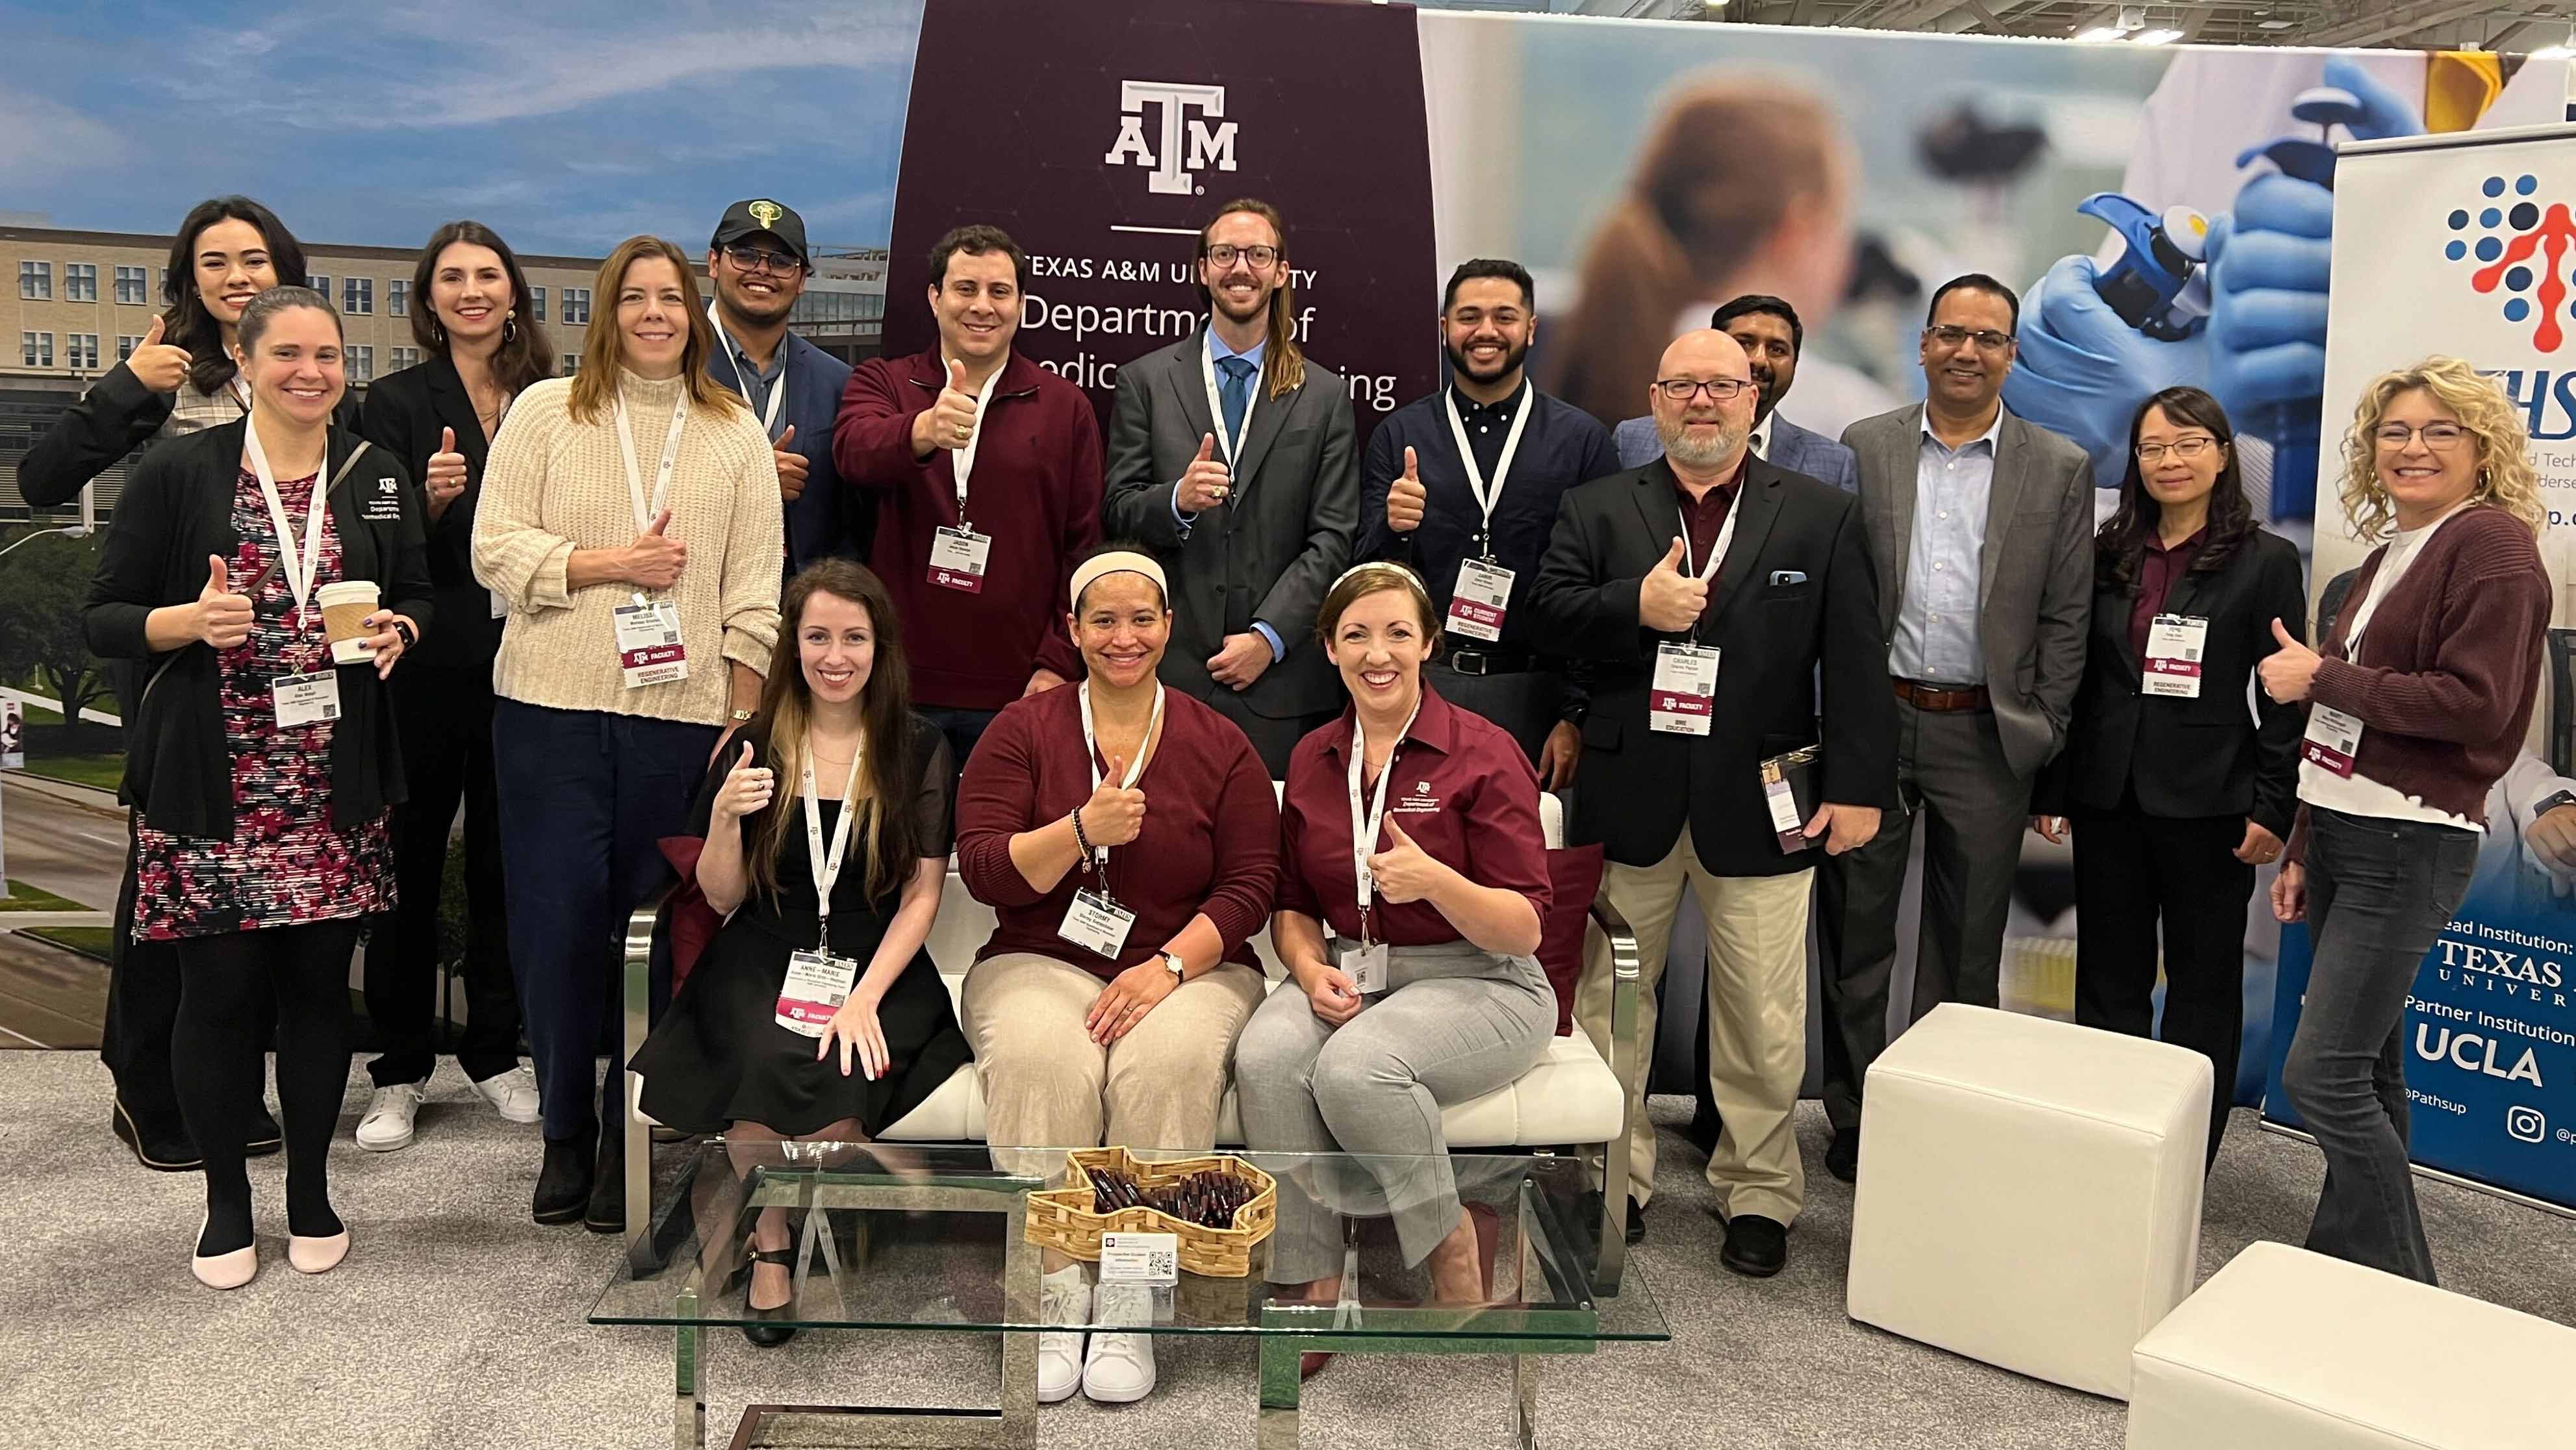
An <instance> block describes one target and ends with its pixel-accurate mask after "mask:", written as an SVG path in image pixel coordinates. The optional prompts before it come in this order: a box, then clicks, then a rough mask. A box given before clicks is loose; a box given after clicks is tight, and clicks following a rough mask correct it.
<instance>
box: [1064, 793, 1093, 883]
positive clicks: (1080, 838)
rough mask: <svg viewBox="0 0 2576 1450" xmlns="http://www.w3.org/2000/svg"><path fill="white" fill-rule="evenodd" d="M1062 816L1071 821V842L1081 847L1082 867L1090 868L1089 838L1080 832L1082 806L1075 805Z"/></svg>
mask: <svg viewBox="0 0 2576 1450" xmlns="http://www.w3.org/2000/svg"><path fill="white" fill-rule="evenodd" d="M1064 818H1065V819H1066V820H1068V821H1071V822H1073V843H1074V844H1075V845H1077V846H1080V847H1081V848H1082V865H1083V869H1085V870H1089V869H1090V868H1091V838H1090V837H1089V836H1086V835H1084V834H1083V833H1082V807H1080V806H1075V807H1074V808H1073V809H1072V810H1069V811H1067V812H1065V815H1064Z"/></svg>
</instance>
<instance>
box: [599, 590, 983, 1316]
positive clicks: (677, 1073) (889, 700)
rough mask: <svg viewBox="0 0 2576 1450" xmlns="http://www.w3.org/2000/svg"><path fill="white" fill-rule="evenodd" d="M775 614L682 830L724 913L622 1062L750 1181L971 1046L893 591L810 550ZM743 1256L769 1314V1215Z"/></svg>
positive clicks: (780, 1239) (836, 1134)
mask: <svg viewBox="0 0 2576 1450" xmlns="http://www.w3.org/2000/svg"><path fill="white" fill-rule="evenodd" d="M780 613H781V615H782V616H783V623H784V625H785V628H784V629H783V630H782V631H781V633H780V636H779V640H778V652H777V654H776V656H775V657H774V658H773V660H772V662H771V664H770V667H769V677H768V680H767V682H766V683H765V684H764V685H763V686H762V687H761V698H760V713H759V714H758V715H756V716H754V717H753V718H752V721H751V723H750V724H749V725H746V726H744V727H743V731H742V734H741V736H740V737H739V739H738V740H737V741H736V742H735V743H733V744H730V745H728V746H727V747H726V749H725V751H724V753H723V754H722V755H720V756H719V757H718V758H717V759H716V762H715V763H714V764H713V765H711V766H709V767H708V768H707V773H706V782H705V784H704V785H703V786H701V787H700V788H699V791H698V803H697V808H696V813H695V816H694V817H693V819H692V821H691V824H690V828H689V829H690V831H691V832H692V833H693V834H696V835H698V836H700V837H702V838H703V839H704V840H705V842H706V845H705V847H704V849H703V850H702V851H701V853H700V854H699V856H698V864H697V879H698V887H699V889H700V890H701V891H703V892H704V893H705V894H706V898H707V904H708V905H709V906H712V907H714V908H715V909H716V910H717V911H719V912H722V913H725V914H726V920H725V924H724V927H723V929H722V930H720V931H718V932H717V933H716V936H715V939H714V940H713V941H712V942H710V943H709V944H708V946H707V949H706V953H705V955H703V956H702V957H700V958H699V960H698V963H697V966H696V969H695V970H694V971H692V972H691V973H690V974H689V977H688V980H687V982H685V983H684V984H683V985H682V986H681V988H680V992H679V995H678V996H677V997H676V998H675V999H674V1000H673V1001H672V1003H671V1007H670V1010H669V1011H668V1012H666V1013H664V1014H663V1017H662V1021H661V1024H660V1025H659V1026H657V1027H655V1028H654V1029H653V1035H652V1037H651V1038H649V1039H648V1040H646V1042H645V1044H644V1047H643V1050H642V1051H640V1052H638V1053H637V1054H636V1055H635V1061H634V1064H633V1066H634V1068H635V1070H636V1071H637V1072H639V1073H641V1074H643V1077H644V1100H643V1106H644V1111H645V1112H646V1113H647V1114H649V1115H651V1116H652V1118H653V1119H654V1120H655V1121H657V1122H660V1123H664V1124H667V1125H669V1126H672V1127H675V1128H682V1129H685V1130H688V1131H691V1132H707V1133H722V1134H724V1137H725V1143H726V1145H727V1147H728V1150H729V1151H730V1152H731V1154H732V1156H733V1160H734V1163H735V1166H736V1167H737V1168H738V1169H739V1170H741V1171H742V1172H744V1173H745V1174H746V1175H747V1174H748V1173H749V1172H750V1171H751V1170H752V1169H753V1168H754V1167H756V1166H758V1165H759V1164H761V1163H764V1162H769V1163H775V1162H779V1161H783V1160H782V1155H781V1153H780V1150H779V1148H778V1145H779V1144H780V1143H781V1142H820V1143H859V1142H865V1141H867V1140H868V1139H871V1138H874V1137H875V1136H876V1135H877V1134H878V1133H880V1132H882V1131H884V1129H885V1128H886V1126H887V1125H888V1124H891V1123H894V1122H896V1121H898V1120H900V1119H901V1118H902V1117H903V1115H904V1114H906V1113H909V1112H911V1111H912V1110H913V1109H914V1108H916V1107H919V1106H920V1105H921V1103H922V1100H923V1099H925V1098H927V1097H929V1096H930V1095H931V1093H933V1092H934V1091H936V1090H937V1089H938V1087H939V1085H940V1084H941V1083H944V1082H946V1081H947V1080H948V1078H949V1075H950V1074H952V1073H954V1072H955V1071H956V1070H957V1069H958V1068H960V1067H962V1066H964V1065H965V1063H966V1060H967V1049H966V1038H965V1036H964V1035H963V1034H962V1033H961V1032H960V1031H959V1030H958V1026H957V1016H956V1013H955V1012H954V1011H953V1010H952V1009H951V1008H950V1006H949V1002H948V989H947V988H946V987H944V986H942V985H941V983H940V980H939V973H938V971H937V969H936V968H935V967H933V966H932V964H931V960H930V953H929V952H928V951H926V950H924V948H923V943H924V942H925V941H927V940H928V939H929V936H930V926H931V922H932V921H933V920H934V919H935V918H936V917H937V916H938V914H939V892H940V888H941V887H942V886H943V885H944V884H945V883H946V880H947V875H948V848H949V832H950V814H949V793H948V782H949V779H950V776H951V774H952V769H951V766H950V764H949V754H948V744H947V741H946V740H945V739H944V738H943V737H942V736H941V734H940V732H939V729H938V727H936V726H934V725H932V724H930V723H929V722H928V721H927V720H924V719H922V718H921V717H920V716H919V715H916V714H914V713H913V710H912V689H911V676H910V671H909V669H908V667H907V665H906V662H905V659H904V651H903V629H902V625H901V624H900V622H899V621H898V619H897V616H896V614H895V611H894V603H893V599H892V596H890V595H889V594H887V592H886V587H885V585H884V583H883V582H881V581H880V580H879V579H878V578H877V576H876V575H874V574H872V573H870V572H869V571H868V570H867V569H866V568H864V567H863V566H861V565H858V564H855V563H852V562H850V561H849V560H847V559H825V560H823V561H822V562H820V563H817V564H814V565H811V566H809V567H808V568H806V569H805V570H804V571H803V572H801V573H799V574H798V575H797V576H796V577H795V578H794V579H792V580H790V581H788V585H787V597H786V600H785V602H784V603H783V604H782V605H781V606H780ZM845 863H846V864H845ZM827 902H828V905H826V903H827ZM790 997H795V998H797V1000H798V1002H799V1003H800V1005H799V1006H798V1007H797V1008H795V1009H793V1010H790V1009H785V1008H782V1005H781V1004H782V1002H783V1001H785V1000H786V999H788V998H790ZM752 1250H753V1263H752V1273H751V1288H750V1294H749V1297H748V1299H747V1301H746V1302H747V1303H748V1305H749V1307H750V1308H751V1309H752V1310H753V1312H755V1313H767V1312H770V1311H774V1310H778V1309H781V1308H784V1307H785V1306H786V1303H787V1296H788V1264H789V1262H790V1259H791V1257H792V1256H791V1255H790V1254H789V1252H788V1241H787V1211H786V1210H785V1209H784V1208H769V1209H764V1210H762V1211H761V1214H760V1216H759V1218H758V1220H757V1221H756V1223H755V1224H754V1226H753V1230H752ZM743 1332H744V1333H745V1334H747V1335H749V1336H751V1339H752V1342H753V1343H755V1344H762V1345H769V1344H777V1343H780V1342H782V1341H784V1340H785V1339H786V1338H787V1337H788V1336H789V1335H790V1334H792V1333H793V1332H794V1331H793V1330H789V1329H783V1328H780V1327H777V1326H774V1325H748V1324H747V1325H745V1326H743Z"/></svg>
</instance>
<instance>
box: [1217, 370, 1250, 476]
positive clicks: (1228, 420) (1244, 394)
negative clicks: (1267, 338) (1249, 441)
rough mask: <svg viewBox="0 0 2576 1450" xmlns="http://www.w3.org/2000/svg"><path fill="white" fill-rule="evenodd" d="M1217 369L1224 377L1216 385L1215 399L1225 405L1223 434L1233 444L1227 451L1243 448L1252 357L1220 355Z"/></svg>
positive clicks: (1234, 451)
mask: <svg viewBox="0 0 2576 1450" xmlns="http://www.w3.org/2000/svg"><path fill="white" fill-rule="evenodd" d="M1216 366H1217V370H1218V371H1219V372H1222V373H1224V374H1225V377H1224V379H1223V380H1222V381H1220V382H1219V383H1218V384H1217V385H1216V396H1217V401H1218V402H1220V403H1222V404H1224V405H1225V436H1226V441H1227V442H1228V443H1230V444H1232V445H1233V446H1232V447H1230V448H1228V449H1227V450H1226V451H1227V452H1228V453H1240V452H1241V451H1242V450H1243V412H1244V410H1245V409H1246V408H1249V407H1251V406H1252V359H1250V358H1248V357H1221V358H1218V359H1217V360H1216Z"/></svg>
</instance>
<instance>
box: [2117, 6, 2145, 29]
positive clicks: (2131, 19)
mask: <svg viewBox="0 0 2576 1450" xmlns="http://www.w3.org/2000/svg"><path fill="white" fill-rule="evenodd" d="M2146 24H2147V7H2145V6H2144V5H2123V6H2121V7H2120V28H2121V29H2122V30H2143V29H2145V28H2146Z"/></svg>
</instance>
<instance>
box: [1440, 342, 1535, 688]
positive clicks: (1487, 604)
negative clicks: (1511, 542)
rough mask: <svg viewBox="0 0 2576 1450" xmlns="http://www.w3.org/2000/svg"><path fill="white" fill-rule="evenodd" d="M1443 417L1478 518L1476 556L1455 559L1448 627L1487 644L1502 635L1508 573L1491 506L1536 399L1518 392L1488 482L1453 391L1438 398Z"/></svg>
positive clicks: (1507, 604) (1508, 600)
mask: <svg viewBox="0 0 2576 1450" xmlns="http://www.w3.org/2000/svg"><path fill="white" fill-rule="evenodd" d="M1444 402H1445V405H1446V411H1447V413H1448V415H1449V437H1450V438H1451V440H1452V441H1454V442H1456V443H1457V445H1458V462H1459V463H1460V464H1461V465H1462V466H1464V467H1465V468H1466V470H1467V487H1468V489H1469V490H1470V491H1471V492H1472V493H1474V494H1475V496H1476V507H1477V508H1478V509H1479V510H1480V511H1481V514H1480V516H1479V518H1478V520H1477V524H1476V540H1475V547H1476V553H1475V555H1474V557H1472V558H1467V559H1461V560H1460V561H1458V583H1457V585H1456V586H1455V587H1454V588H1452V589H1451V590H1450V593H1449V619H1448V627H1449V628H1450V629H1453V630H1455V631H1457V632H1458V633H1460V634H1463V635H1465V636H1467V637H1468V638H1469V639H1481V640H1484V641H1486V642H1487V643H1489V644H1490V643H1492V642H1493V641H1495V640H1498V639H1501V638H1502V637H1503V613H1504V611H1505V610H1506V609H1508V608H1509V607H1510V604H1511V597H1512V580H1513V578H1514V574H1513V571H1511V570H1509V569H1506V568H1504V567H1503V566H1502V565H1500V564H1497V563H1495V562H1494V505H1495V504H1496V503H1498V502H1500V501H1501V499H1502V496H1503V485H1504V484H1505V483H1506V482H1508V481H1509V480H1510V478H1511V472H1512V458H1513V456H1514V455H1515V454H1518V453H1519V452H1520V450H1521V430H1522V429H1524V428H1527V427H1528V426H1529V419H1530V414H1532V413H1535V412H1537V411H1538V398H1537V396H1536V395H1535V394H1534V393H1530V392H1528V391H1526V390H1524V392H1523V394H1522V398H1521V410H1520V412H1518V413H1517V414H1514V415H1513V417H1512V426H1511V430H1510V431H1509V432H1507V433H1505V434H1504V435H1503V451H1502V453H1501V455H1500V456H1498V457H1496V458H1495V460H1494V477H1493V480H1492V481H1491V482H1490V483H1489V482H1487V481H1486V479H1485V475H1484V471H1483V470H1482V469H1479V468H1478V467H1477V466H1476V450H1475V449H1474V448H1472V447H1470V446H1469V445H1468V442H1467V422H1466V420H1465V419H1464V418H1461V417H1460V416H1459V415H1458V391H1457V389H1456V388H1454V387H1453V388H1451V389H1450V390H1449V392H1448V393H1447V395H1446V397H1445V398H1444Z"/></svg>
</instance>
